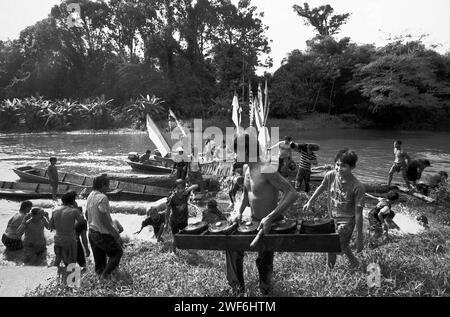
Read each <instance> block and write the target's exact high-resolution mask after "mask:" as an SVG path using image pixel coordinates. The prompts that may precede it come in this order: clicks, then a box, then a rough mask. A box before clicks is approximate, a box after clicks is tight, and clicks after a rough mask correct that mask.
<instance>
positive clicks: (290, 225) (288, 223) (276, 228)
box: [272, 219, 297, 233]
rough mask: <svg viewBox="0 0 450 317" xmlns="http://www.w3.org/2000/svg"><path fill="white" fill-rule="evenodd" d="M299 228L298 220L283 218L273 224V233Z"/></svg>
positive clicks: (289, 231) (287, 231) (288, 231)
mask: <svg viewBox="0 0 450 317" xmlns="http://www.w3.org/2000/svg"><path fill="white" fill-rule="evenodd" d="M296 228H297V221H296V220H289V219H283V220H280V221H277V222H275V223H274V224H273V225H272V232H273V233H291V232H293V231H295V229H296Z"/></svg>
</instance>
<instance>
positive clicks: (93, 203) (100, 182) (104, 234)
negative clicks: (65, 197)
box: [86, 175, 123, 278]
mask: <svg viewBox="0 0 450 317" xmlns="http://www.w3.org/2000/svg"><path fill="white" fill-rule="evenodd" d="M108 190H109V179H108V177H107V176H106V175H101V176H97V177H95V178H94V182H93V185H92V192H91V193H90V194H89V197H88V198H87V203H86V213H87V218H88V225H89V242H90V244H91V248H92V254H93V255H94V261H95V272H96V273H97V274H100V275H101V277H103V278H108V277H109V276H110V275H111V272H112V271H114V270H115V269H116V268H117V267H118V266H119V263H120V259H121V258H122V255H123V250H122V246H121V240H120V235H119V232H118V231H117V229H116V228H115V227H114V224H113V220H112V219H111V208H110V206H109V200H108V197H107V196H106V195H105V193H106V192H107V191H108ZM107 258H109V259H108V262H107Z"/></svg>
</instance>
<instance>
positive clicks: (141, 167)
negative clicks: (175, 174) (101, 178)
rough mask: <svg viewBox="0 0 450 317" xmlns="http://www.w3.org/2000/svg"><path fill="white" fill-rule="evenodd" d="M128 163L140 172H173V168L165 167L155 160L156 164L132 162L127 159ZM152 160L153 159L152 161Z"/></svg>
mask: <svg viewBox="0 0 450 317" xmlns="http://www.w3.org/2000/svg"><path fill="white" fill-rule="evenodd" d="M126 162H127V164H128V165H130V166H131V168H132V169H133V170H135V171H139V172H146V173H150V174H170V173H172V168H169V167H165V166H162V165H157V164H156V162H157V161H155V164H152V163H153V162H152V163H149V164H143V163H139V162H132V161H126ZM150 162H151V161H150Z"/></svg>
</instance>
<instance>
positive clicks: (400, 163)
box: [388, 140, 411, 188]
mask: <svg viewBox="0 0 450 317" xmlns="http://www.w3.org/2000/svg"><path fill="white" fill-rule="evenodd" d="M394 158H395V160H394V164H392V167H391V169H390V170H389V178H388V186H391V182H392V177H393V176H394V173H400V172H401V173H402V177H403V179H404V180H405V184H406V187H408V188H410V187H411V185H410V184H409V180H408V177H407V176H406V169H407V166H408V163H409V161H410V158H409V155H408V154H407V153H406V152H404V151H403V150H402V141H399V140H397V141H394Z"/></svg>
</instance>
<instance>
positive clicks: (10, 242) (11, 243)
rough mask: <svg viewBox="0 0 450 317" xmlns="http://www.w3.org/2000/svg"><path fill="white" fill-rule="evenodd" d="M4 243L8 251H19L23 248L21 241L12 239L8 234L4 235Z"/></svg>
mask: <svg viewBox="0 0 450 317" xmlns="http://www.w3.org/2000/svg"><path fill="white" fill-rule="evenodd" d="M2 242H3V244H4V245H5V247H6V249H7V250H8V251H17V250H20V249H22V248H23V245H22V240H21V239H11V238H8V237H7V236H6V234H3V235H2Z"/></svg>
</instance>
